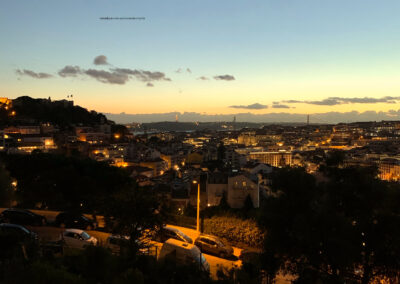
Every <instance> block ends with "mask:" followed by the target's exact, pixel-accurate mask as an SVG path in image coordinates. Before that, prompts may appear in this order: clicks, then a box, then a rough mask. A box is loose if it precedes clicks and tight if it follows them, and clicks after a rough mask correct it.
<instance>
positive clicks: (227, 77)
mask: <svg viewBox="0 0 400 284" xmlns="http://www.w3.org/2000/svg"><path fill="white" fill-rule="evenodd" d="M214 79H215V80H224V81H233V80H235V77H233V76H232V75H217V76H214Z"/></svg>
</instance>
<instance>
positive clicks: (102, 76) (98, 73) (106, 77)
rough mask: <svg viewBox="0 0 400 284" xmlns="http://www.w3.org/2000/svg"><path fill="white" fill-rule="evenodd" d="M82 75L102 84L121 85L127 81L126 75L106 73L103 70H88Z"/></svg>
mask: <svg viewBox="0 0 400 284" xmlns="http://www.w3.org/2000/svg"><path fill="white" fill-rule="evenodd" d="M84 73H85V74H86V75H88V76H90V77H92V78H95V79H96V80H98V81H100V82H102V83H109V84H118V85H123V84H125V83H126V82H127V81H128V80H129V76H128V75H127V74H124V73H120V72H115V71H114V72H108V71H104V70H95V69H88V70H86V71H85V72H84Z"/></svg>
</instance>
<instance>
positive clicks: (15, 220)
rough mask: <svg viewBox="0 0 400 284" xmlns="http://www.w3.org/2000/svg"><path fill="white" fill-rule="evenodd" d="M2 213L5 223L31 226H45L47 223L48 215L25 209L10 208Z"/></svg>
mask: <svg viewBox="0 0 400 284" xmlns="http://www.w3.org/2000/svg"><path fill="white" fill-rule="evenodd" d="M0 215H1V219H2V220H3V221H4V222H5V223H11V224H18V225H31V226H44V225H46V224H47V220H46V217H44V216H42V215H39V214H36V213H33V212H32V211H29V210H25V209H17V208H9V209H6V210H4V211H3V212H2V213H1V214H0Z"/></svg>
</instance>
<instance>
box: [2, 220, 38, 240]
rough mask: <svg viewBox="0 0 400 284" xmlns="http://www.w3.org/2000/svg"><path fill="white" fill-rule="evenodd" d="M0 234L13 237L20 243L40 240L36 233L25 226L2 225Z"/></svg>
mask: <svg viewBox="0 0 400 284" xmlns="http://www.w3.org/2000/svg"><path fill="white" fill-rule="evenodd" d="M0 234H1V235H2V236H5V235H7V236H11V237H12V238H13V239H15V240H16V241H19V242H22V241H27V240H28V241H29V240H33V241H37V240H38V239H39V238H38V235H37V234H36V233H34V232H32V231H30V230H28V229H27V228H25V227H24V226H21V225H17V224H8V223H3V224H0Z"/></svg>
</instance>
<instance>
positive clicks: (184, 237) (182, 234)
mask: <svg viewBox="0 0 400 284" xmlns="http://www.w3.org/2000/svg"><path fill="white" fill-rule="evenodd" d="M178 235H179V236H180V237H181V238H183V239H184V240H186V241H187V242H188V243H191V242H192V239H191V238H190V237H188V236H187V235H185V234H184V233H181V232H178Z"/></svg>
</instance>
